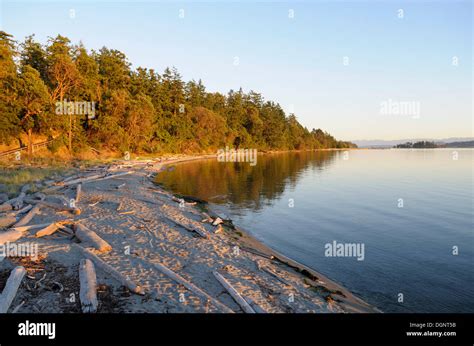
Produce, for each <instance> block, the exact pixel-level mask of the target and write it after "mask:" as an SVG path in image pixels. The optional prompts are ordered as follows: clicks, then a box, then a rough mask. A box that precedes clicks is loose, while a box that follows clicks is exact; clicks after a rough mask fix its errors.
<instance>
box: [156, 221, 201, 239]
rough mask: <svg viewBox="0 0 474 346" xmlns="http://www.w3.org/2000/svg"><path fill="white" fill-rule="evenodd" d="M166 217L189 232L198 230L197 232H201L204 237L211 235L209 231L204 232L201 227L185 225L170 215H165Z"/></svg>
mask: <svg viewBox="0 0 474 346" xmlns="http://www.w3.org/2000/svg"><path fill="white" fill-rule="evenodd" d="M165 218H166V219H167V220H170V221H171V222H173V223H174V224H175V225H177V226H179V227H182V228H184V229H185V230H187V231H189V232H196V233H197V234H199V235H200V236H201V237H203V238H209V235H208V234H207V232H204V231H203V230H200V229H199V228H191V227H188V226H186V225H183V224H182V223H180V222H178V221H175V220H173V219H172V218H170V217H168V216H165Z"/></svg>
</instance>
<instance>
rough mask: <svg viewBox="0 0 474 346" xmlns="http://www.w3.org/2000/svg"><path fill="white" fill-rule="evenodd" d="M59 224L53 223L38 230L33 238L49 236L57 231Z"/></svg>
mask: <svg viewBox="0 0 474 346" xmlns="http://www.w3.org/2000/svg"><path fill="white" fill-rule="evenodd" d="M59 226H60V225H59V224H58V223H57V222H53V223H52V224H50V225H48V226H46V227H44V228H42V229H40V230H39V231H38V232H36V234H35V236H36V237H37V238H41V237H45V236H47V235H51V234H53V233H54V232H56V231H57V230H58V229H59Z"/></svg>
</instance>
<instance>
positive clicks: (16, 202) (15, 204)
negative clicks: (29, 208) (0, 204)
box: [10, 192, 26, 210]
mask: <svg viewBox="0 0 474 346" xmlns="http://www.w3.org/2000/svg"><path fill="white" fill-rule="evenodd" d="M25 197H26V193H24V192H21V193H20V195H19V196H18V197H17V198H15V199H13V201H11V202H10V204H11V205H12V208H13V210H18V209H21V207H23V199H24V198H25Z"/></svg>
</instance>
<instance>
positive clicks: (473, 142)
mask: <svg viewBox="0 0 474 346" xmlns="http://www.w3.org/2000/svg"><path fill="white" fill-rule="evenodd" d="M421 141H430V142H435V143H439V144H441V143H445V144H447V145H446V146H447V147H452V148H473V147H474V137H459V138H457V137H451V138H442V139H437V138H407V139H396V140H383V139H369V140H364V139H363V140H357V139H355V140H351V142H352V143H355V144H357V146H358V147H359V148H392V147H393V146H395V145H397V144H403V143H407V142H412V143H415V142H421Z"/></svg>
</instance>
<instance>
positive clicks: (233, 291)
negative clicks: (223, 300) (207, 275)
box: [212, 271, 255, 314]
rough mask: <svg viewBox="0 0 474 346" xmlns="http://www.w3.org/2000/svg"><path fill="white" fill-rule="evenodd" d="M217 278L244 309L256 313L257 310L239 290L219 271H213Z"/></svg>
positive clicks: (249, 312)
mask: <svg viewBox="0 0 474 346" xmlns="http://www.w3.org/2000/svg"><path fill="white" fill-rule="evenodd" d="M212 273H213V274H214V276H215V278H216V279H217V281H219V282H220V284H221V285H222V286H223V287H224V288H225V289H226V291H227V292H228V293H229V294H230V295H231V297H232V298H234V300H235V301H236V302H237V304H239V305H240V307H241V308H242V310H244V312H246V313H248V314H254V313H255V311H254V309H252V307H251V306H250V305H249V303H247V302H246V301H245V299H244V298H243V297H242V296H241V295H240V293H239V292H237V290H236V289H235V288H234V287H233V286H232V285H231V284H230V283H229V282H228V281H227V280H226V279H225V278H224V277H223V276H222V275H221V274H219V273H218V272H217V271H213V272H212Z"/></svg>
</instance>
